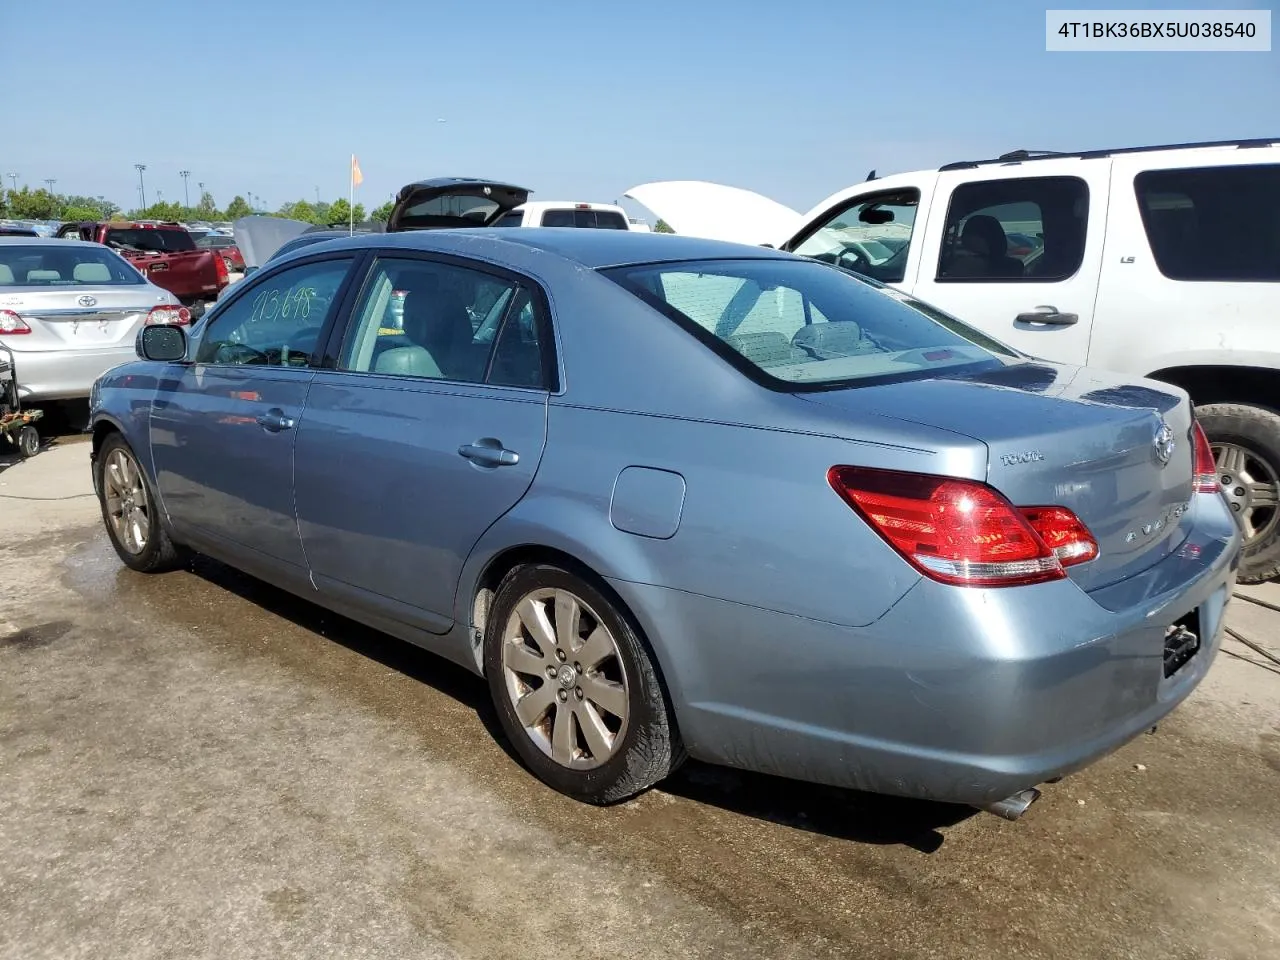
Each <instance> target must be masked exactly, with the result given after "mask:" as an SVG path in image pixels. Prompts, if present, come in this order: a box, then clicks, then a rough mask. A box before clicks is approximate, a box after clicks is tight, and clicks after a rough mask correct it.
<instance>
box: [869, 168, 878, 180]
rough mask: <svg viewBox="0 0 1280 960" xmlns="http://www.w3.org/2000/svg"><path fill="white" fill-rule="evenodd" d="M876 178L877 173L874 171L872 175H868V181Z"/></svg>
mask: <svg viewBox="0 0 1280 960" xmlns="http://www.w3.org/2000/svg"><path fill="white" fill-rule="evenodd" d="M875 178H876V172H875V171H874V170H872V171H871V172H870V173H868V174H867V179H868V180H874V179H875Z"/></svg>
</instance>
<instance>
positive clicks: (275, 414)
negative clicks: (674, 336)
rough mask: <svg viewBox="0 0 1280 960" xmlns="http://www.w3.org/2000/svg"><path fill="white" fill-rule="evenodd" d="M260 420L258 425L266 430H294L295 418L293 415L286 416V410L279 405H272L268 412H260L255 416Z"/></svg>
mask: <svg viewBox="0 0 1280 960" xmlns="http://www.w3.org/2000/svg"><path fill="white" fill-rule="evenodd" d="M254 419H255V420H256V421H257V422H258V426H260V427H262V429H264V430H270V431H271V432H272V433H279V432H280V431H281V430H292V429H293V424H294V420H293V417H286V416H285V415H284V411H283V410H281V409H280V408H279V407H272V408H271V409H270V410H268V411H267V412H266V413H260V414H258V416H256V417H254Z"/></svg>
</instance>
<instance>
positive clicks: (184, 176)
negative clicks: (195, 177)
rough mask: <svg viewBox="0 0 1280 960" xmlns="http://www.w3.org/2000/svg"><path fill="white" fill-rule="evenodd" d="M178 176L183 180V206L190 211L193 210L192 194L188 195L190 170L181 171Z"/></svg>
mask: <svg viewBox="0 0 1280 960" xmlns="http://www.w3.org/2000/svg"><path fill="white" fill-rule="evenodd" d="M178 176H180V177H181V178H182V205H183V206H184V207H186V208H187V209H188V210H190V209H191V194H189V193H187V177H189V176H191V171H190V170H179V171H178Z"/></svg>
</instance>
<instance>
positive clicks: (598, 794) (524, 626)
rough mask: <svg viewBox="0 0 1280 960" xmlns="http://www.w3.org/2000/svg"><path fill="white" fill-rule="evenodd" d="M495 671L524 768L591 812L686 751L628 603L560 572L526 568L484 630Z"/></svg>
mask: <svg viewBox="0 0 1280 960" xmlns="http://www.w3.org/2000/svg"><path fill="white" fill-rule="evenodd" d="M484 660H485V673H486V676H487V678H488V681H489V692H490V694H491V695H492V697H493V703H494V707H495V708H496V709H497V712H498V718H499V721H500V722H501V724H502V728H503V730H504V731H505V732H506V734H507V737H508V738H509V739H510V740H511V742H512V744H513V746H514V747H515V750H516V752H517V753H518V754H519V755H520V758H521V760H523V761H524V763H525V765H526V766H527V767H528V768H529V769H530V770H531V771H532V772H533V773H534V774H535V775H536V776H537V777H538V779H540V780H542V781H543V782H544V783H546V784H547V785H548V786H550V787H552V788H553V789H555V790H558V791H560V792H561V793H564V794H566V795H568V796H570V797H573V798H575V799H577V800H582V801H584V802H587V803H595V804H608V803H616V802H618V801H621V800H626V799H629V798H631V797H633V796H635V795H636V794H638V793H641V792H642V791H644V790H647V789H648V788H649V787H651V786H653V785H654V784H655V783H657V782H658V781H659V780H662V779H663V778H664V777H666V776H667V775H668V774H669V773H671V772H672V771H673V770H675V769H676V767H678V766H679V765H680V763H681V762H682V761H683V759H684V749H683V747H682V746H681V744H680V740H679V736H678V734H677V732H676V729H675V722H674V717H673V715H672V713H671V709H670V705H669V704H668V702H667V698H666V696H665V694H664V693H663V690H662V685H661V683H660V682H659V680H658V676H657V671H656V670H655V668H654V663H653V660H652V657H651V654H650V653H649V651H648V648H647V646H646V645H645V643H644V641H643V640H642V639H641V638H640V636H639V634H638V632H637V630H636V629H635V627H633V625H632V623H631V621H630V618H629V617H628V616H627V614H626V613H625V611H622V610H621V609H620V608H619V606H618V605H617V602H616V601H615V600H613V599H612V598H611V597H607V596H605V594H604V593H603V592H602V591H601V590H600V589H598V588H597V587H596V586H594V585H593V584H591V583H589V582H587V581H586V580H584V579H583V578H581V577H578V576H576V575H575V574H573V573H570V572H569V571H567V570H564V569H562V568H560V567H556V566H551V565H548V564H530V565H526V566H520V567H516V568H515V569H514V570H512V571H511V572H510V573H508V574H507V575H506V577H504V578H503V580H502V583H501V584H500V585H499V586H498V590H497V594H496V596H495V598H494V602H493V606H492V608H491V610H490V612H489V617H488V620H487V623H486V627H485V647H484Z"/></svg>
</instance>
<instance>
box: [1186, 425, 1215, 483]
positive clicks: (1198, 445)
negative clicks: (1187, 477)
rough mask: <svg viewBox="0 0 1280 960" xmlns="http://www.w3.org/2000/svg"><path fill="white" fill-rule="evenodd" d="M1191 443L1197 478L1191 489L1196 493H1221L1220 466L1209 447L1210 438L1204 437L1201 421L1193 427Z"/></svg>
mask: <svg viewBox="0 0 1280 960" xmlns="http://www.w3.org/2000/svg"><path fill="white" fill-rule="evenodd" d="M1191 442H1192V446H1193V447H1194V448H1195V477H1194V478H1193V479H1192V481H1191V489H1192V490H1194V491H1195V492H1196V493H1221V492H1222V484H1220V483H1219V482H1218V464H1217V463H1216V462H1215V461H1214V459H1213V448H1212V447H1210V446H1209V438H1208V437H1206V436H1205V435H1204V427H1202V426H1200V423H1199V421H1195V422H1194V423H1192V425H1191Z"/></svg>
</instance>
